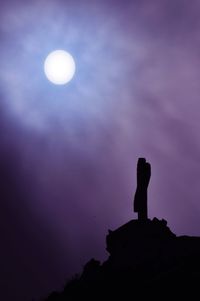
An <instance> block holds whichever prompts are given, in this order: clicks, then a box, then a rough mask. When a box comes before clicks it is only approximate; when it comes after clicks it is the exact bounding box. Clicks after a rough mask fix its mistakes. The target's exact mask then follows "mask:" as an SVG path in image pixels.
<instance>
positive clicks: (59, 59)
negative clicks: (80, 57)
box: [44, 50, 76, 85]
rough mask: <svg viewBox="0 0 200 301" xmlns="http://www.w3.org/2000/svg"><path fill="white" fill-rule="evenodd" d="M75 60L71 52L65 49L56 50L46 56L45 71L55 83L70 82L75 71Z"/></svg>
mask: <svg viewBox="0 0 200 301" xmlns="http://www.w3.org/2000/svg"><path fill="white" fill-rule="evenodd" d="M75 69H76V66H75V62H74V59H73V57H72V56H71V54H70V53H68V52H66V51H64V50H55V51H53V52H51V53H49V55H48V56H47V57H46V59H45V62H44V73H45V75H46V77H47V78H48V80H49V81H50V82H52V83H53V84H55V85H64V84H66V83H68V82H69V81H70V80H71V79H72V78H73V76H74V73H75Z"/></svg>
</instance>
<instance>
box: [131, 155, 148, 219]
mask: <svg viewBox="0 0 200 301" xmlns="http://www.w3.org/2000/svg"><path fill="white" fill-rule="evenodd" d="M150 177H151V165H150V164H149V163H148V162H146V159H145V158H139V159H138V163H137V188H136V192H135V197H134V212H137V213H138V219H139V220H145V219H147V218H148V214H147V189H148V185H149V181H150Z"/></svg>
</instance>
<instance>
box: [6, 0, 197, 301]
mask: <svg viewBox="0 0 200 301" xmlns="http://www.w3.org/2000/svg"><path fill="white" fill-rule="evenodd" d="M0 20H1V21H0V44H1V48H0V54H1V68H0V180H1V185H0V199H1V203H0V204H1V205H0V206H1V208H0V222H1V227H0V237H1V238H0V239H1V248H0V280H1V281H0V282H1V285H2V287H1V294H2V295H3V297H2V296H1V299H2V300H4V301H10V300H22V301H26V300H31V297H40V296H45V295H46V294H48V293H49V292H51V291H52V290H54V289H61V288H62V286H63V285H64V283H65V282H66V279H68V278H70V277H71V276H72V275H73V274H74V273H76V272H80V271H81V270H82V267H83V265H84V264H85V263H86V262H87V260H89V259H90V258H91V257H95V258H96V259H100V260H103V259H105V258H106V256H107V253H106V251H105V236H106V234H107V231H108V229H115V228H117V227H118V226H120V225H121V224H123V223H125V222H127V221H129V220H130V219H131V218H136V215H135V214H134V213H133V212H132V200H133V194H134V190H135V180H136V179H135V171H136V163H137V158H138V157H139V156H144V157H146V158H147V160H148V161H150V162H151V164H152V178H151V183H150V188H149V216H150V218H153V217H154V216H156V217H158V218H164V219H166V220H167V221H168V225H169V227H170V228H171V230H172V231H173V232H174V233H176V234H177V235H182V234H187V235H198V236H200V198H199V196H200V139H199V135H200V118H199V117H200V2H199V1H198V0H193V1H192V3H191V1H186V0H151V1H149V0H135V1H108V0H101V1H100V0H99V1H89V0H88V1H86V0H81V1H72V0H71V1H67V0H66V1H64V0H63V1H58V0H52V1H51V0H50V1H47V0H46V1H45V0H43V1H41V0H34V1H6V0H3V1H1V7H0ZM55 49H65V50H67V51H69V52H70V53H71V54H72V55H73V56H74V59H75V61H76V67H77V71H76V74H75V77H74V79H73V80H72V81H71V82H70V83H69V84H68V85H65V86H55V85H53V84H51V83H50V82H48V80H47V79H46V78H45V75H44V73H43V62H44V60H45V58H46V56H47V55H48V53H49V52H50V51H52V50H55ZM24 287H25V288H24Z"/></svg>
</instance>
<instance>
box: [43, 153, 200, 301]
mask: <svg viewBox="0 0 200 301" xmlns="http://www.w3.org/2000/svg"><path fill="white" fill-rule="evenodd" d="M150 176H151V166H150V164H149V163H147V162H146V160H145V159H144V158H140V159H139V160H138V166H137V188H136V193H135V198H134V211H136V212H138V219H137V220H131V221H129V222H128V223H126V224H124V225H122V226H121V227H119V228H118V229H116V230H114V231H111V230H109V232H108V235H107V236H106V249H107V251H108V253H109V256H108V259H107V260H106V261H105V262H103V263H100V262H99V261H98V260H95V259H91V260H90V261H89V262H88V263H86V265H85V266H84V269H83V271H82V273H81V274H80V275H79V276H76V277H74V278H73V279H72V280H71V281H69V282H68V283H67V284H66V286H65V287H64V289H63V291H62V292H53V293H52V294H50V295H49V296H48V297H47V298H46V299H45V301H47V300H48V301H50V300H115V299H116V300H144V299H147V298H148V299H151V300H152V299H159V300H161V299H172V300H173V298H177V300H180V299H183V298H184V299H185V298H187V299H189V300H193V299H194V300H196V299H197V300H198V299H199V295H200V237H190V236H176V235H175V234H174V233H173V232H172V231H171V230H170V229H169V227H168V226H167V221H165V220H164V219H162V220H159V219H157V218H153V219H152V220H150V219H149V218H148V216H147V187H148V184H149V180H150Z"/></svg>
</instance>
